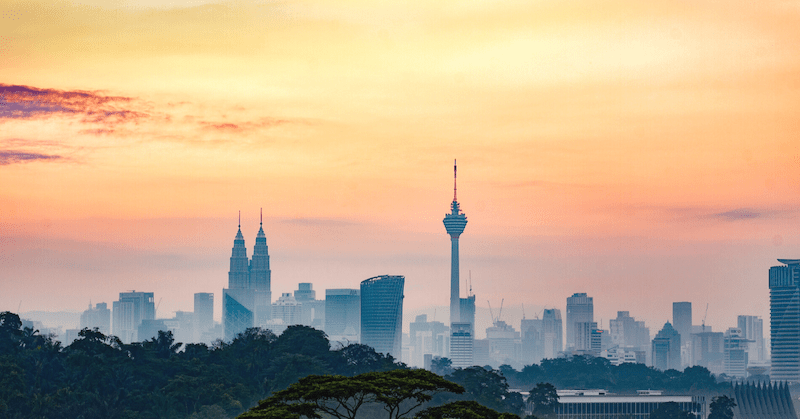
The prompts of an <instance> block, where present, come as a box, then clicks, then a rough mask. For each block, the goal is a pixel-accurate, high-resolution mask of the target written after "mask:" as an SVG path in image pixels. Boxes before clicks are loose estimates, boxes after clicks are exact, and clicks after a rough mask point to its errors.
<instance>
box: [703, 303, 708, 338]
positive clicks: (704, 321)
mask: <svg viewBox="0 0 800 419" xmlns="http://www.w3.org/2000/svg"><path fill="white" fill-rule="evenodd" d="M706 317H708V303H706V314H705V315H703V333H705V331H706Z"/></svg>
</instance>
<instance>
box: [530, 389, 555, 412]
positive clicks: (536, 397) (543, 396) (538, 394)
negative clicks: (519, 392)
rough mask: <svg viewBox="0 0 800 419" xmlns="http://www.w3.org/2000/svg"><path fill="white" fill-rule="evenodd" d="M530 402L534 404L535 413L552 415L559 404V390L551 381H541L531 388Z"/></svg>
mask: <svg viewBox="0 0 800 419" xmlns="http://www.w3.org/2000/svg"><path fill="white" fill-rule="evenodd" d="M528 403H532V404H533V414H534V415H538V416H552V415H554V414H555V413H556V407H557V406H558V392H557V391H556V387H555V386H554V385H552V384H550V383H539V384H536V387H534V388H533V389H531V391H530V395H529V396H528Z"/></svg>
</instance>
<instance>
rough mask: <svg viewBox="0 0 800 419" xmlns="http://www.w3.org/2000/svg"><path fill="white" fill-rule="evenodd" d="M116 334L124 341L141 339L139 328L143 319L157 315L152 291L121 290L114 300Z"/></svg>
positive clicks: (129, 341)
mask: <svg viewBox="0 0 800 419" xmlns="http://www.w3.org/2000/svg"><path fill="white" fill-rule="evenodd" d="M112 307H113V308H114V325H113V326H114V335H115V336H117V337H119V338H120V340H122V342H123V343H131V342H138V341H140V340H139V338H138V334H137V330H138V328H139V325H140V324H142V320H153V319H155V317H156V306H155V302H154V301H153V293H152V292H136V291H131V292H121V293H119V300H118V301H114V303H113V305H112Z"/></svg>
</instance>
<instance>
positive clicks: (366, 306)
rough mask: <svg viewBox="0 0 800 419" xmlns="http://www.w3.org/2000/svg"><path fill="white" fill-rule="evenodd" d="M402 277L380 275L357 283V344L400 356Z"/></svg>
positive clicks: (403, 282)
mask: <svg viewBox="0 0 800 419" xmlns="http://www.w3.org/2000/svg"><path fill="white" fill-rule="evenodd" d="M404 285H405V277H403V276H401V275H382V276H376V277H373V278H369V279H365V280H364V281H362V282H361V343H362V344H364V345H367V346H371V347H373V348H374V349H375V351H376V352H379V353H384V354H389V355H392V356H394V357H395V358H397V359H399V357H400V356H402V352H401V350H402V337H403V323H402V322H403V287H404Z"/></svg>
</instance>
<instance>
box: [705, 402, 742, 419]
mask: <svg viewBox="0 0 800 419" xmlns="http://www.w3.org/2000/svg"><path fill="white" fill-rule="evenodd" d="M734 407H736V402H735V401H734V399H733V398H732V397H728V396H717V397H714V398H713V399H711V413H710V414H709V415H708V419H733V408H734Z"/></svg>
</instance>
